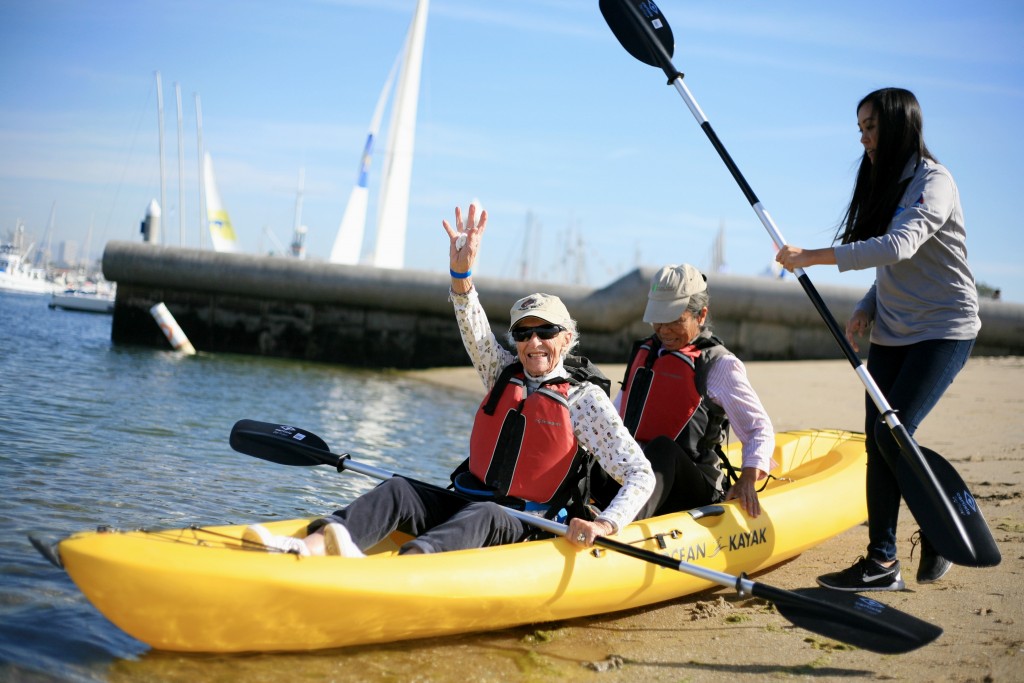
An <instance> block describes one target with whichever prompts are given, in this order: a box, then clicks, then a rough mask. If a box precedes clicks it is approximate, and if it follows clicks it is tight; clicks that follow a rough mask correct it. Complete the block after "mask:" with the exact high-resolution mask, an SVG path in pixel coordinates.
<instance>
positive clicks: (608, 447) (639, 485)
mask: <svg viewBox="0 0 1024 683" xmlns="http://www.w3.org/2000/svg"><path fill="white" fill-rule="evenodd" d="M451 300H452V303H453V304H454V306H455V318H456V320H457V321H458V324H459V332H460V333H461V334H462V341H463V343H464V344H465V345H466V351H467V352H468V353H469V358H470V360H471V361H472V363H473V367H474V368H476V371H477V374H479V375H480V379H481V380H482V381H483V384H484V389H485V390H486V391H490V390H491V387H493V386H494V383H495V382H496V381H497V379H498V376H499V375H500V374H501V371H502V370H503V369H504V368H505V367H506V366H507V365H510V364H511V363H514V362H515V361H516V360H518V358H517V357H516V356H515V355H514V354H512V353H511V352H509V351H508V349H506V348H505V347H503V346H502V345H501V344H499V343H498V340H497V338H496V337H495V336H494V332H493V331H492V330H491V324H490V322H489V321H488V320H487V314H486V313H484V309H483V307H482V306H480V298H479V295H478V294H477V291H476V290H475V289H471V290H470V291H469V292H468V293H467V294H455V293H454V292H453V293H452V294H451ZM567 376H568V375H567V373H566V372H565V370H564V368H563V367H562V364H561V363H559V364H558V367H556V368H555V370H554V371H553V372H552V373H551V374H549V375H545V376H544V377H530V376H529V375H527V377H526V379H527V390H528V391H532V390H533V389H534V388H536V387H537V386H538V385H539V384H540V382H542V381H544V380H547V379H550V378H552V377H567ZM568 402H569V418H570V420H572V426H573V433H574V434H575V435H576V438H577V440H579V442H580V444H582V445H583V447H584V448H586V449H587V450H588V451H589V452H590V453H591V454H593V455H594V457H595V458H596V459H597V463H598V464H599V465H600V466H601V467H602V468H603V469H604V470H605V471H606V472H607V473H608V474H609V475H610V476H611V477H612V478H613V479H615V481H617V482H618V483H619V484H620V485H621V486H622V488H621V489H619V493H618V494H617V495H616V496H615V498H614V499H612V501H611V503H609V504H608V507H606V508H605V509H604V510H603V511H602V512H601V514H600V515H598V519H601V520H606V521H608V522H609V523H611V524H612V525H613V526H614V527H615V530H616V531H618V530H619V529H621V528H622V527H624V526H625V525H626V524H629V523H630V522H632V521H633V519H634V518H635V517H636V515H637V513H638V512H639V511H640V508H641V507H642V506H643V505H644V503H646V502H647V499H648V498H650V496H651V492H652V491H654V472H653V471H652V470H651V465H650V462H649V461H648V460H647V458H646V457H645V456H644V454H643V451H642V450H641V449H640V446H639V444H637V442H636V441H635V440H634V439H633V437H632V436H630V434H629V432H628V431H626V428H625V426H624V425H623V424H622V419H621V418H620V417H619V414H618V412H617V411H616V410H615V407H614V406H613V405H612V402H611V400H610V399H609V398H608V396H607V395H605V393H604V392H603V391H602V390H601V389H600V388H599V387H597V386H595V385H593V384H590V383H584V384H576V385H570V389H569V396H568Z"/></svg>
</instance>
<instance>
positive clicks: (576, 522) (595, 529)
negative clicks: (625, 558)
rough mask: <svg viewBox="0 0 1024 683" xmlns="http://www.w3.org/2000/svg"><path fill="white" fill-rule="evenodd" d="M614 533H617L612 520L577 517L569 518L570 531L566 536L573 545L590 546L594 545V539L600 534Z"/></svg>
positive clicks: (608, 534)
mask: <svg viewBox="0 0 1024 683" xmlns="http://www.w3.org/2000/svg"><path fill="white" fill-rule="evenodd" d="M613 533H615V529H614V528H613V527H612V525H611V523H610V522H606V521H604V520H603V519H602V520H598V521H596V522H588V521H587V520H585V519H580V518H578V517H577V518H574V519H571V520H569V533H567V534H566V535H565V537H566V538H568V539H569V542H571V543H572V544H573V545H576V546H579V547H581V548H589V547H590V546H592V545H594V539H595V538H597V537H598V536H610V535H612V534H613Z"/></svg>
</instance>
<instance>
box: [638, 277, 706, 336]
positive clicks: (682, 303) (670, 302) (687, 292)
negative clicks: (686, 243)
mask: <svg viewBox="0 0 1024 683" xmlns="http://www.w3.org/2000/svg"><path fill="white" fill-rule="evenodd" d="M707 288H708V283H707V278H706V277H704V274H703V273H701V272H700V271H699V270H697V269H696V268H694V267H693V266H691V265H690V264H689V263H683V264H682V265H678V266H665V267H664V268H662V269H661V270H659V271H658V272H657V273H655V275H654V279H652V280H651V291H650V292H648V293H647V308H646V310H644V322H645V323H671V322H675V321H676V320H679V317H680V316H681V315H683V311H685V310H686V306H687V305H688V304H689V303H690V297H691V296H693V295H694V294H699V293H700V292H704V291H707Z"/></svg>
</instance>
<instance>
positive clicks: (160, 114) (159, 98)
mask: <svg viewBox="0 0 1024 683" xmlns="http://www.w3.org/2000/svg"><path fill="white" fill-rule="evenodd" d="M156 118H157V131H158V135H157V140H158V142H159V146H160V210H161V211H163V210H164V207H166V206H167V182H166V180H165V176H164V86H163V83H162V81H161V80H160V72H159V71H157V72H156Z"/></svg>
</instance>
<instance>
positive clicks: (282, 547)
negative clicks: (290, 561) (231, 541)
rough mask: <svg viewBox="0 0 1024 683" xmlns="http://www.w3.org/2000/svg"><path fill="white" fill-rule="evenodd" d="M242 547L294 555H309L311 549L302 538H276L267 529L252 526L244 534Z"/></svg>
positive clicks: (255, 525)
mask: <svg viewBox="0 0 1024 683" xmlns="http://www.w3.org/2000/svg"><path fill="white" fill-rule="evenodd" d="M242 547H243V548H247V549H249V550H266V551H267V552H278V553H292V554H293V555H299V556H303V557H304V556H306V555H309V548H307V547H306V544H305V543H304V542H303V541H302V539H301V538H295V537H294V536H275V535H274V534H272V533H270V532H269V531H268V530H267V529H266V527H263V526H261V525H259V524H251V525H249V526H247V527H245V531H243V532H242Z"/></svg>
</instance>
